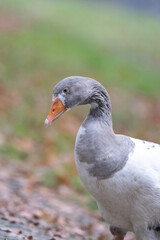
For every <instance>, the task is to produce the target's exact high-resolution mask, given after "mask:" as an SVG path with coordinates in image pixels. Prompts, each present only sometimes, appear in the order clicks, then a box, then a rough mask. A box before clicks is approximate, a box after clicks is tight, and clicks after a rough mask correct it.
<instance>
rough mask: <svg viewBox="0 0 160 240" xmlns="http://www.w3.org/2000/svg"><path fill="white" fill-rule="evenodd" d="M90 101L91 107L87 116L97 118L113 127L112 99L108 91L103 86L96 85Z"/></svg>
mask: <svg viewBox="0 0 160 240" xmlns="http://www.w3.org/2000/svg"><path fill="white" fill-rule="evenodd" d="M89 103H90V104H91V108H90V112H89V114H88V117H87V118H94V119H95V118H96V119H98V120H100V121H102V122H104V123H106V124H107V125H109V126H110V127H111V128H112V113H111V111H112V110H111V101H110V97H109V95H108V93H107V91H106V90H105V89H104V88H103V87H99V86H98V87H94V89H92V95H91V97H90V98H89Z"/></svg>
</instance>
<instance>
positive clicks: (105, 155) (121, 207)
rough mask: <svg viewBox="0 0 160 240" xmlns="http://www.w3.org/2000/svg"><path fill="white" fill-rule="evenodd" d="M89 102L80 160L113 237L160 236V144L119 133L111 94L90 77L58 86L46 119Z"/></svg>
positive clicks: (78, 145)
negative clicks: (114, 128)
mask: <svg viewBox="0 0 160 240" xmlns="http://www.w3.org/2000/svg"><path fill="white" fill-rule="evenodd" d="M84 104H90V111H89V114H88V116H87V117H86V119H85V120H84V122H83V123H82V125H81V126H80V129H79V131H78V134H77V137H76V142H75V150H74V155H75V163H76V167H77V170H78V173H79V176H80V178H81V181H82V182H83V184H84V186H85V187H86V188H87V189H88V191H89V192H90V193H91V194H92V196H93V197H94V198H95V200H96V202H97V205H98V208H99V211H100V213H101V215H102V218H103V219H104V220H105V221H106V222H107V223H109V224H110V231H111V233H112V234H113V238H114V239H115V240H123V239H124V238H125V236H126V234H127V232H128V231H130V232H133V233H134V234H135V237H136V239H137V240H158V239H160V145H159V144H155V143H151V142H148V141H144V140H139V139H135V138H132V137H129V136H125V135H120V134H115V133H114V131H113V128H112V114H111V101H110V97H109V94H108V92H107V91H106V89H105V88H104V87H103V86H102V85H101V84H100V83H99V82H98V81H96V80H94V79H91V78H88V77H81V76H71V77H67V78H64V79H63V80H61V81H60V82H59V83H58V84H57V85H56V86H55V88H54V90H53V95H52V106H51V109H50V111H49V114H48V116H47V118H46V120H45V124H46V125H48V124H51V123H52V122H53V121H54V120H55V119H57V118H58V117H60V116H61V115H62V114H63V113H64V112H66V111H68V110H70V109H71V108H73V107H75V106H78V105H84Z"/></svg>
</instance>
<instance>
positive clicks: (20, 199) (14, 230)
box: [0, 162, 134, 240]
mask: <svg viewBox="0 0 160 240" xmlns="http://www.w3.org/2000/svg"><path fill="white" fill-rule="evenodd" d="M30 168H31V167H28V164H16V163H12V164H11V163H10V164H8V163H6V162H3V163H1V169H3V172H2V173H1V176H0V192H1V195H0V206H1V209H0V240H22V239H23V240H32V239H33V240H63V239H69V240H72V239H73V240H89V239H92V240H93V239H94V240H111V239H112V237H111V234H110V232H109V229H108V225H107V224H105V223H104V222H103V220H102V219H101V217H100V215H99V213H98V212H97V211H92V212H91V211H88V210H87V209H86V208H85V207H84V206H82V205H83V204H84V202H85V197H81V199H82V202H81V203H78V198H79V197H80V196H79V194H78V193H76V192H74V191H72V190H71V189H69V188H67V187H66V186H65V185H61V186H60V187H59V188H58V189H57V190H53V189H51V188H47V187H44V186H42V184H41V183H40V182H39V181H38V178H36V177H35V175H32V174H31V169H30ZM83 198H84V199H83ZM126 240H134V238H133V236H132V235H131V234H129V235H128V236H127V237H126Z"/></svg>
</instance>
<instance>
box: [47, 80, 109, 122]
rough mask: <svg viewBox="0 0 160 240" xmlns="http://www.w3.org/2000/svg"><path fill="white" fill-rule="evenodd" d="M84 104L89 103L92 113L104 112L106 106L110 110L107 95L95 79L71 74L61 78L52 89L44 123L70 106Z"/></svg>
mask: <svg viewBox="0 0 160 240" xmlns="http://www.w3.org/2000/svg"><path fill="white" fill-rule="evenodd" d="M84 104H91V110H90V112H91V113H92V114H93V113H96V114H97V115H100V113H103V112H105V111H104V110H105V108H106V107H107V111H108V112H111V104H110V98H109V95H108V93H107V91H106V90H105V88H104V87H103V86H102V85H101V84H100V83H99V82H97V81H96V80H94V79H91V78H88V77H80V76H71V77H67V78H65V79H63V80H61V81H60V82H59V83H58V84H57V85H56V86H55V87H54V89H53V95H52V106H51V108H50V111H49V114H48V116H47V118H46V120H45V125H48V124H51V123H52V122H53V121H54V120H56V119H57V118H58V117H60V116H61V115H62V114H63V113H64V112H66V111H68V110H70V109H71V108H73V107H75V106H78V105H84ZM95 109H97V111H95Z"/></svg>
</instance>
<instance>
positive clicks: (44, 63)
mask: <svg viewBox="0 0 160 240" xmlns="http://www.w3.org/2000/svg"><path fill="white" fill-rule="evenodd" d="M70 75H82V76H89V77H92V78H95V79H96V80H98V81H99V82H100V83H102V84H103V85H104V86H105V87H106V89H107V90H108V92H109V94H110V96H111V99H112V108H113V123H114V130H115V132H116V133H123V134H126V135H130V136H132V137H137V138H142V139H146V140H149V141H155V142H158V141H159V129H160V127H159V126H160V97H159V90H160V18H159V17H158V16H157V15H155V14H154V13H152V14H151V13H150V12H145V11H142V12H141V11H136V10H134V11H133V10H132V9H131V8H125V7H124V6H120V5H116V4H115V5H111V4H109V3H105V4H104V3H101V4H100V3H99V2H98V1H97V2H96V1H70V0H68V1H65V0H64V1H63V0H61V1H58V0H57V1H54V0H53V1H51V0H28V1H25V0H14V1H12V0H5V1H0V158H1V161H17V160H18V161H21V162H22V161H23V162H27V164H28V165H30V166H32V167H31V171H32V172H33V174H34V175H36V176H38V178H39V179H40V181H41V183H42V184H44V185H46V186H49V187H51V188H53V189H57V188H58V187H59V186H61V185H65V186H67V187H69V188H72V189H74V190H76V191H78V192H80V193H84V192H86V191H85V190H84V188H83V186H82V184H81V182H80V180H79V177H78V175H77V172H76V168H75V165H74V159H73V149H74V142H75V137H76V133H77V131H78V128H79V126H80V124H81V122H82V121H83V119H84V117H85V115H86V114H87V111H88V107H86V106H82V107H79V108H76V109H74V110H72V111H70V112H69V113H66V114H65V115H63V116H62V117H61V118H60V119H59V120H57V121H56V122H55V123H54V124H52V126H50V127H48V128H45V127H44V120H45V118H46V116H47V113H48V110H49V108H50V105H51V95H52V90H53V87H54V85H55V84H56V83H57V82H58V81H60V80H61V79H62V78H64V77H67V76H70ZM91 204H92V203H91Z"/></svg>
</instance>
